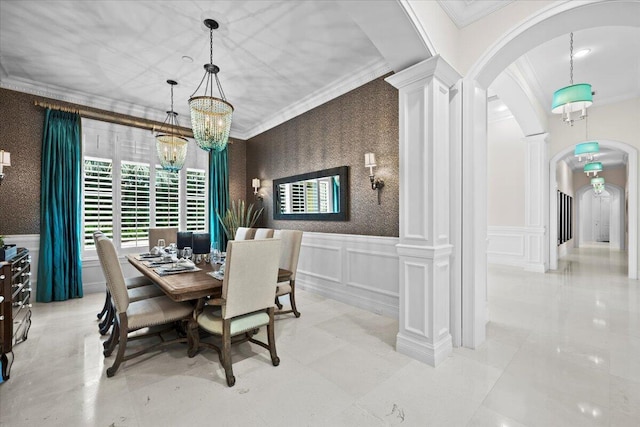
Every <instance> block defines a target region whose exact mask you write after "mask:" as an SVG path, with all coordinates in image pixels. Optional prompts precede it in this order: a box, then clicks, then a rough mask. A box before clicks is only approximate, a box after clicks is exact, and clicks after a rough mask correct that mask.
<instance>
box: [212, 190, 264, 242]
mask: <svg viewBox="0 0 640 427" xmlns="http://www.w3.org/2000/svg"><path fill="white" fill-rule="evenodd" d="M263 210H264V208H260V209H257V210H254V206H253V203H251V204H249V205H248V206H247V205H246V204H245V201H244V200H238V203H237V204H236V202H235V200H232V201H231V207H230V208H228V209H227V211H226V212H225V213H224V216H221V215H220V212H218V211H217V210H216V215H217V216H218V221H220V224H222V228H223V229H224V234H226V235H227V239H229V240H233V239H235V237H236V230H237V229H238V228H239V227H247V228H251V227H253V226H254V225H255V224H256V222H258V219H259V218H260V215H262V211H263Z"/></svg>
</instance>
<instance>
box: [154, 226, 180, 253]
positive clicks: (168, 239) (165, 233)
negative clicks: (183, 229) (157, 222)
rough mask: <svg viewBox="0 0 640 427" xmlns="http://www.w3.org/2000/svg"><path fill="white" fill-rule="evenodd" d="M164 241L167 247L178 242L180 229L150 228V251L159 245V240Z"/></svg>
mask: <svg viewBox="0 0 640 427" xmlns="http://www.w3.org/2000/svg"><path fill="white" fill-rule="evenodd" d="M160 239H164V242H165V243H166V245H167V246H168V245H170V244H171V243H176V242H177V241H178V227H150V228H149V250H151V249H153V248H154V247H155V246H157V245H158V240H160Z"/></svg>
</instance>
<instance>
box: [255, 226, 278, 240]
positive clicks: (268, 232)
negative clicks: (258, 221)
mask: <svg viewBox="0 0 640 427" xmlns="http://www.w3.org/2000/svg"><path fill="white" fill-rule="evenodd" d="M272 237H273V228H258V229H256V234H255V236H253V239H254V240H261V239H271V238H272Z"/></svg>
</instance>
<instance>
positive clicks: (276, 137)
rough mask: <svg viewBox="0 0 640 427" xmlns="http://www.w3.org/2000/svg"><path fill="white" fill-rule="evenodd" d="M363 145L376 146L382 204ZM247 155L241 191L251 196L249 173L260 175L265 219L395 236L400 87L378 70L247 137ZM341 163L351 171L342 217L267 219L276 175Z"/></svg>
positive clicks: (366, 147) (296, 225) (285, 224)
mask: <svg viewBox="0 0 640 427" xmlns="http://www.w3.org/2000/svg"><path fill="white" fill-rule="evenodd" d="M385 77H386V76H385ZM367 152H373V153H375V155H376V160H377V162H378V167H376V168H375V169H374V172H375V174H376V177H379V178H382V179H383V180H384V182H385V186H384V188H383V189H382V193H381V204H380V205H378V201H377V197H376V191H373V190H372V189H371V184H370V182H369V169H368V168H365V167H364V154H365V153H367ZM246 156H247V165H246V172H247V173H246V180H245V189H246V197H247V200H248V201H255V198H254V195H253V189H252V188H251V179H252V178H260V181H261V194H262V195H263V196H264V200H263V201H262V202H258V205H262V206H264V207H265V215H263V217H262V219H263V220H262V225H263V226H268V227H273V228H294V229H299V230H304V231H317V232H326V233H345V234H361V235H374V236H394V237H397V236H398V208H399V188H398V91H397V89H395V88H394V87H393V86H391V85H390V84H388V83H387V82H385V81H384V77H381V78H378V79H376V80H373V81H371V82H369V83H367V84H365V85H363V86H361V87H359V88H357V89H355V90H353V91H351V92H349V93H346V94H345V95H343V96H340V97H338V98H336V99H334V100H332V101H329V102H327V103H326V104H323V105H321V106H319V107H317V108H314V109H313V110H311V111H308V112H306V113H304V114H302V115H300V116H298V117H295V118H293V119H291V120H289V121H287V122H285V123H283V124H281V125H279V126H277V127H275V128H273V129H270V130H268V131H266V132H264V133H262V134H260V135H258V136H256V137H254V138H251V139H250V140H249V141H247V148H246ZM344 165H346V166H349V174H350V183H349V185H350V191H349V208H350V209H349V220H348V221H289V220H286V221H284V220H278V221H276V220H274V219H273V197H272V193H273V190H272V185H273V180H274V179H278V178H283V177H286V176H291V175H298V174H301V173H306V172H312V171H317V170H321V169H327V168H332V167H336V166H344Z"/></svg>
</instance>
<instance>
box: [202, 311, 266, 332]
mask: <svg viewBox="0 0 640 427" xmlns="http://www.w3.org/2000/svg"><path fill="white" fill-rule="evenodd" d="M268 324H269V315H268V314H267V313H265V312H264V311H262V312H259V313H250V314H245V315H244V316H238V317H235V318H233V319H231V328H230V329H231V336H234V335H238V334H241V333H243V332H247V331H250V330H252V329H256V328H259V327H260V326H264V325H268ZM198 325H200V327H202V328H203V329H204V330H206V331H208V332H210V333H212V334H216V335H222V313H221V311H220V308H219V307H215V306H206V307H205V308H204V310H203V311H202V313H200V315H199V316H198Z"/></svg>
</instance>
